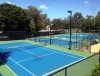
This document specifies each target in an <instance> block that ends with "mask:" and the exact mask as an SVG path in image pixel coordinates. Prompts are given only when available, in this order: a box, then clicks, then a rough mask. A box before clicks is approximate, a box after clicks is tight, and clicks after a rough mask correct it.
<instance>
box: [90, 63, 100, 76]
mask: <svg viewBox="0 0 100 76" xmlns="http://www.w3.org/2000/svg"><path fill="white" fill-rule="evenodd" d="M91 76H100V63H99V64H97V65H95V67H94V69H92V71H91Z"/></svg>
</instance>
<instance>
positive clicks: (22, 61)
mask: <svg viewBox="0 0 100 76" xmlns="http://www.w3.org/2000/svg"><path fill="white" fill-rule="evenodd" d="M52 54H56V53H50V54H46V55H42V56H39V57H44V56H49V55H52ZM39 57H34V58H29V59H26V60H21V61H18V62H24V61H28V60H31V59H36V58H39Z"/></svg>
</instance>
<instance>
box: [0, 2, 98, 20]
mask: <svg viewBox="0 0 100 76" xmlns="http://www.w3.org/2000/svg"><path fill="white" fill-rule="evenodd" d="M4 2H7V3H9V4H15V5H17V6H20V7H22V8H24V9H26V8H27V7H28V6H30V5H32V6H36V7H37V8H38V9H40V10H42V12H43V13H46V14H47V15H48V17H49V18H50V19H51V20H52V19H54V18H66V17H68V16H69V14H68V13H67V11H68V10H71V11H72V13H73V14H75V12H81V13H82V15H83V16H84V17H85V16H86V15H93V16H96V14H97V12H98V11H100V0H0V4H1V3H4Z"/></svg>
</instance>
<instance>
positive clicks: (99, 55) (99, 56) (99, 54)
mask: <svg viewBox="0 0 100 76" xmlns="http://www.w3.org/2000/svg"><path fill="white" fill-rule="evenodd" d="M99 63H100V50H99Z"/></svg>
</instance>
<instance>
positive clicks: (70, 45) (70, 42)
mask: <svg viewBox="0 0 100 76" xmlns="http://www.w3.org/2000/svg"><path fill="white" fill-rule="evenodd" d="M67 12H68V13H70V28H69V29H70V41H69V50H71V48H72V41H71V35H72V31H71V25H72V19H71V18H72V11H70V10H69V11H67Z"/></svg>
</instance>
